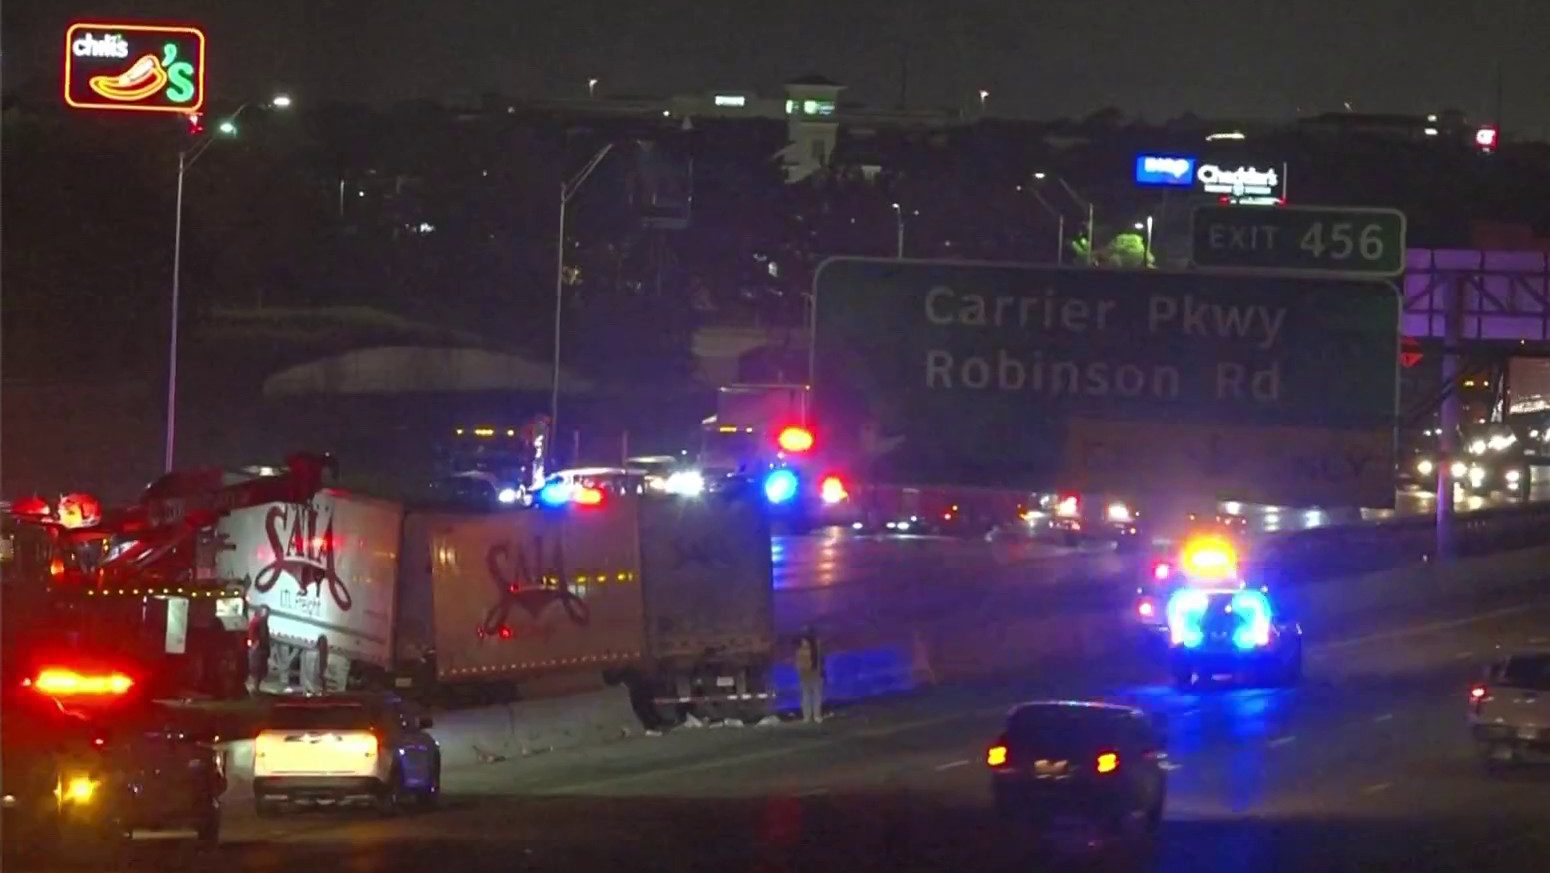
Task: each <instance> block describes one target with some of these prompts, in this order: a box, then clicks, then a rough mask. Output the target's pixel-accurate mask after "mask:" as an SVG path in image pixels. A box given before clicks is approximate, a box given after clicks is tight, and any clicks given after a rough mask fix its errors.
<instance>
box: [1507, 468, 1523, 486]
mask: <svg viewBox="0 0 1550 873" xmlns="http://www.w3.org/2000/svg"><path fill="white" fill-rule="evenodd" d="M1522 478H1523V471H1522V470H1508V471H1507V481H1508V482H1509V483H1510V484H1513V485H1516V484H1517V483H1518V482H1519V481H1520V480H1521V479H1522Z"/></svg>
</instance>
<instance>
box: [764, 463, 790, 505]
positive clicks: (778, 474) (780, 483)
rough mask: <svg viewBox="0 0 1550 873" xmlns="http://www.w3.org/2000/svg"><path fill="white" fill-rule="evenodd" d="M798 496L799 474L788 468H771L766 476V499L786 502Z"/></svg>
mask: <svg viewBox="0 0 1550 873" xmlns="http://www.w3.org/2000/svg"><path fill="white" fill-rule="evenodd" d="M796 496H797V474H795V473H793V472H791V471H790V470H787V469H784V468H782V469H779V470H771V471H770V473H769V475H768V476H765V477H764V499H766V500H768V501H769V502H771V503H786V502H789V501H790V500H791V499H792V498H793V497H796Z"/></svg>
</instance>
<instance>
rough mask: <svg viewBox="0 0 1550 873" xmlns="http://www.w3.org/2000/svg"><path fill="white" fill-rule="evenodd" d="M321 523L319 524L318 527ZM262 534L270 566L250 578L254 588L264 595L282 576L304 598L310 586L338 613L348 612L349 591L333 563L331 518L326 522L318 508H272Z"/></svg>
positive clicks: (288, 505) (291, 506)
mask: <svg viewBox="0 0 1550 873" xmlns="http://www.w3.org/2000/svg"><path fill="white" fill-rule="evenodd" d="M320 522H321V523H320ZM264 533H265V535H266V536H267V537H268V539H269V552H270V555H271V556H272V557H271V559H270V562H269V563H268V564H266V565H264V566H263V567H262V568H260V569H259V571H258V573H257V574H256V575H255V576H254V577H253V588H254V590H256V591H259V592H265V591H268V590H270V589H271V588H274V587H275V585H276V584H278V583H279V581H280V578H281V577H282V576H286V575H289V576H290V577H291V578H292V579H295V580H296V586H297V588H298V589H299V590H300V591H301V594H302V595H303V596H305V595H306V594H307V588H308V587H309V586H314V585H315V586H317V591H316V595H317V596H318V597H321V596H322V595H323V585H324V583H327V585H328V594H329V596H330V597H332V598H333V599H334V603H335V604H337V605H338V606H339V608H340V609H341V610H345V611H348V610H349V609H350V606H351V605H352V603H353V601H352V600H351V598H350V589H349V588H348V587H347V586H346V585H345V582H344V580H343V579H341V578H340V577H339V572H338V568H337V564H336V560H335V547H336V543H335V540H334V517H333V514H332V513H329V514H328V516H327V518H326V520H325V519H324V517H323V513H322V512H320V511H319V510H318V509H317V507H315V506H311V505H309V504H286V505H283V506H275V507H271V508H270V510H269V513H268V514H267V515H266V516H264Z"/></svg>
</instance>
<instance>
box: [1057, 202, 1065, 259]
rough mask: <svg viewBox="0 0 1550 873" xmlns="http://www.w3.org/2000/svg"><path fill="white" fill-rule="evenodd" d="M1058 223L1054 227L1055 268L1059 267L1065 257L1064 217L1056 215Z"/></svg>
mask: <svg viewBox="0 0 1550 873" xmlns="http://www.w3.org/2000/svg"><path fill="white" fill-rule="evenodd" d="M1056 218H1058V219H1059V221H1058V222H1057V223H1056V225H1055V266H1057V267H1059V266H1061V265H1062V264H1063V263H1064V261H1065V257H1066V217H1065V216H1064V215H1057V216H1056Z"/></svg>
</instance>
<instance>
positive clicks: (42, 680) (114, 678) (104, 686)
mask: <svg viewBox="0 0 1550 873" xmlns="http://www.w3.org/2000/svg"><path fill="white" fill-rule="evenodd" d="M29 684H31V685H32V688H33V690H35V691H37V692H38V693H39V694H47V695H49V696H50V697H78V696H104V695H115V696H116V695H121V694H125V693H127V692H128V691H129V689H130V688H133V687H134V684H135V681H134V680H133V679H130V678H129V677H128V676H125V675H124V674H123V673H118V672H113V673H77V672H76V671H74V670H71V669H68V668H65V667H47V668H45V669H43V670H41V671H39V673H38V675H37V677H36V678H34V679H33V680H32V681H31V682H30V683H29Z"/></svg>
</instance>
